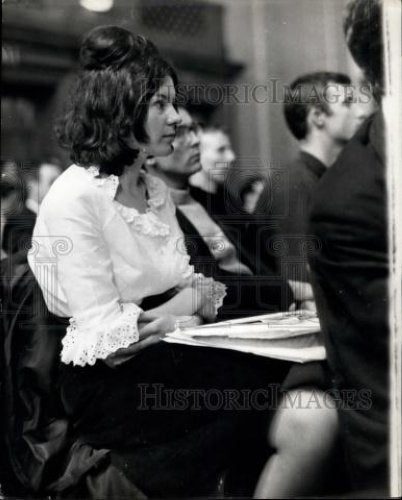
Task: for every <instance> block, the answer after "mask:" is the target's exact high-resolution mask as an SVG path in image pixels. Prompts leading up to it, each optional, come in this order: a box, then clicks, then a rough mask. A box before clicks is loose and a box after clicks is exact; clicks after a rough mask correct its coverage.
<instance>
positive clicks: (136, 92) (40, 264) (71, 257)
mask: <svg viewBox="0 0 402 500" xmlns="http://www.w3.org/2000/svg"><path fill="white" fill-rule="evenodd" d="M80 60H81V65H82V71H81V72H80V74H79V76H78V79H77V86H76V88H75V89H74V92H73V93H72V95H71V101H70V110H69V111H68V113H67V114H66V116H65V118H64V120H63V122H62V123H61V125H60V127H59V137H60V140H61V142H62V144H63V145H64V146H66V147H67V148H69V149H70V152H71V157H72V160H73V161H74V163H75V164H74V165H72V166H71V167H69V168H68V169H67V170H66V171H65V172H64V173H63V174H62V175H61V176H60V177H59V178H58V179H57V180H56V181H55V183H54V184H53V186H52V187H51V189H50V191H49V193H48V195H47V196H46V198H45V199H44V201H43V203H42V206H41V210H40V213H39V216H38V219H37V224H36V226H35V231H34V238H33V247H32V249H31V252H30V255H29V263H30V266H31V268H32V270H33V272H34V274H35V276H36V278H37V280H38V282H39V284H40V286H41V289H42V291H43V294H44V298H45V301H46V303H47V306H48V308H49V310H50V311H51V312H52V313H53V314H55V315H56V316H58V317H60V318H71V319H70V320H69V324H68V327H67V332H66V335H65V337H64V338H63V340H62V350H61V377H60V384H61V397H62V400H63V404H64V407H65V409H66V412H67V414H68V416H69V418H70V421H71V422H72V424H73V428H74V432H75V434H76V436H77V437H79V439H80V440H81V442H84V443H87V444H89V445H91V446H93V447H94V448H106V449H110V450H112V453H111V455H112V461H113V464H114V465H115V466H116V467H118V468H119V469H120V470H121V471H123V472H124V473H125V474H126V476H127V477H128V478H129V479H130V480H131V481H132V482H133V483H134V484H135V485H136V486H137V487H138V488H140V490H142V491H143V492H144V493H145V494H146V495H147V496H164V497H166V496H171V495H175V496H177V495H186V496H189V495H203V494H208V493H211V491H212V490H213V488H214V486H215V484H216V478H217V476H218V474H219V473H221V472H222V471H223V470H225V469H227V468H228V467H229V466H230V464H231V463H232V461H233V459H234V458H236V457H238V456H239V455H241V454H242V453H244V450H245V449H246V445H247V444H249V445H250V444H252V443H253V442H254V441H253V439H254V438H255V437H257V438H258V440H259V442H263V437H262V434H259V431H260V430H261V431H262V430H263V429H264V428H266V422H265V419H266V418H267V412H266V411H264V412H256V411H253V412H251V411H249V412H244V411H238V410H236V405H235V404H232V405H229V407H228V406H225V405H224V404H219V402H220V401H219V400H220V396H221V395H222V394H224V391H225V390H227V389H230V390H231V391H233V390H235V391H238V393H240V391H241V390H243V389H247V390H254V389H257V388H266V387H267V385H268V384H270V383H272V382H277V381H280V380H281V379H282V378H283V376H284V375H285V373H286V367H284V365H283V364H282V363H280V362H275V361H271V360H269V361H268V360H267V359H264V358H257V357H252V356H248V355H246V354H241V353H234V352H229V351H227V352H226V351H221V350H211V349H207V348H205V349H200V348H196V347H190V346H179V345H173V344H168V343H165V342H161V339H162V337H163V336H164V335H165V333H166V332H169V331H172V330H173V329H174V328H175V325H176V324H177V322H178V321H183V317H185V318H189V317H192V318H196V319H197V320H201V321H210V320H214V319H215V316H216V311H217V308H218V307H219V305H220V303H221V301H222V298H223V295H224V287H223V285H221V284H220V283H217V282H215V281H214V280H213V279H212V278H205V277H204V276H203V275H200V274H194V272H193V268H192V266H190V265H189V257H188V255H187V254H186V253H185V252H184V251H183V250H182V248H183V245H182V244H181V241H180V240H181V239H182V233H181V231H180V229H179V227H178V224H177V222H176V218H175V213H174V206H173V203H172V201H171V200H170V197H169V194H168V192H167V188H166V186H165V185H164V183H163V182H162V181H160V180H158V179H156V178H154V177H152V176H151V175H149V174H146V173H144V172H143V170H142V168H141V167H142V165H143V164H144V162H145V160H146V158H147V156H149V155H154V156H163V155H168V154H169V153H171V151H172V142H173V140H174V138H175V131H176V127H177V125H178V124H179V122H180V118H179V115H178V114H177V112H176V109H175V88H176V85H177V77H176V74H175V72H174V70H173V69H172V68H171V67H170V66H169V65H168V64H167V63H166V62H165V61H164V60H163V59H162V58H161V56H160V55H159V53H158V52H157V50H156V48H155V47H154V46H153V44H152V43H150V42H149V41H147V40H146V39H145V38H143V37H140V36H135V35H133V34H132V33H130V32H129V31H127V30H125V29H123V28H119V27H114V26H106V27H99V28H96V29H94V30H92V31H91V32H90V33H89V34H88V36H87V37H86V38H85V40H84V41H83V44H82V47H81V51H80ZM158 294H168V295H169V297H170V298H169V299H168V300H167V301H165V302H164V303H163V304H162V305H158V306H156V307H153V308H152V309H150V310H147V311H146V312H145V311H144V310H143V308H142V307H141V305H142V304H143V301H144V299H146V298H148V297H151V296H155V295H158ZM67 323H68V322H67ZM211 391H214V392H213V394H212V393H211ZM238 393H237V394H238ZM214 394H215V396H216V398H218V404H217V400H216V399H214V398H213V397H212V398H211V396H213V395H214ZM232 394H233V393H232ZM169 398H170V399H169ZM260 424H261V425H260Z"/></svg>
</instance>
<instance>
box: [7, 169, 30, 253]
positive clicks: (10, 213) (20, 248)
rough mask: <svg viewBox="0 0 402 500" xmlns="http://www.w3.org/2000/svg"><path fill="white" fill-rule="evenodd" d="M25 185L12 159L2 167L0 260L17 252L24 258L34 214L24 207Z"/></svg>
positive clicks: (28, 245) (28, 244)
mask: <svg viewBox="0 0 402 500" xmlns="http://www.w3.org/2000/svg"><path fill="white" fill-rule="evenodd" d="M25 199H26V186H25V183H24V179H23V176H22V175H21V169H20V167H19V166H18V165H17V163H15V162H14V161H12V160H5V161H2V164H1V258H2V259H3V258H6V257H9V256H12V255H14V254H16V253H20V254H21V256H23V257H24V258H25V259H26V254H27V252H28V249H29V247H30V245H31V237H32V231H33V228H34V225H35V219H36V215H35V213H34V212H32V211H31V210H30V209H29V208H27V207H26V206H25Z"/></svg>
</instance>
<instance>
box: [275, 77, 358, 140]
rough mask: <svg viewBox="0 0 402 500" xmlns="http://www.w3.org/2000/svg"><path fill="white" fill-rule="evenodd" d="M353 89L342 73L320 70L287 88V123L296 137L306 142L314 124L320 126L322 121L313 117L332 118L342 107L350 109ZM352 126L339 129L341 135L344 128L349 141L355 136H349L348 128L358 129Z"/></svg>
mask: <svg viewBox="0 0 402 500" xmlns="http://www.w3.org/2000/svg"><path fill="white" fill-rule="evenodd" d="M351 90H352V89H351V80H350V78H349V77H348V76H347V75H345V74H343V73H334V72H329V71H319V72H315V73H308V74H306V75H303V76H301V77H299V78H297V79H296V80H295V81H294V82H293V83H292V84H291V85H290V87H289V88H288V89H286V92H285V104H284V113H285V119H286V123H287V125H288V127H289V129H290V131H291V132H292V134H293V135H294V136H295V138H296V139H297V140H302V139H306V138H307V137H308V135H309V133H310V132H311V130H312V127H313V126H314V124H315V125H317V126H320V124H321V122H322V120H321V121H320V120H314V119H313V118H314V116H316V117H318V116H321V117H324V118H325V117H326V116H331V115H333V114H334V113H336V112H337V111H338V108H337V106H338V107H339V105H342V107H346V108H350V106H351V105H352V102H351V101H352V97H353V96H352V94H351ZM352 119H353V118H352V115H351V116H350V120H352ZM346 120H347V117H345V121H346ZM349 125H350V126H348V124H346V129H345V128H344V127H341V130H340V132H342V128H343V132H342V134H343V135H346V136H347V139H350V137H351V136H352V135H353V134H349V129H353V132H354V130H355V127H353V126H352V124H351V123H349ZM349 135H350V137H348V136H349Z"/></svg>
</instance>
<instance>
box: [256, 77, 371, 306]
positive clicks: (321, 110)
mask: <svg viewBox="0 0 402 500" xmlns="http://www.w3.org/2000/svg"><path fill="white" fill-rule="evenodd" d="M352 101H353V94H352V88H351V80H350V78H349V77H348V76H347V75H344V74H342V73H332V72H327V71H323V72H315V73H309V74H306V75H304V76H301V77H299V78H297V79H296V80H295V81H294V82H293V83H292V84H291V85H290V87H289V89H287V91H286V93H285V104H284V114H285V119H286V123H287V125H288V127H289V130H290V132H291V133H292V135H293V136H294V137H295V139H296V140H297V141H298V145H299V150H300V151H299V154H298V156H297V157H296V158H295V159H294V160H293V161H292V162H291V163H289V164H287V165H285V166H284V167H283V168H278V169H276V170H275V171H272V172H270V174H269V179H268V182H267V184H266V186H265V188H264V191H263V192H262V194H261V196H260V198H259V201H258V203H257V207H256V210H255V221H254V223H253V224H250V226H249V228H248V238H247V241H249V242H252V243H251V244H257V248H258V249H259V254H260V256H261V258H262V260H264V261H266V262H269V264H270V265H271V266H272V267H274V268H275V269H276V271H277V272H278V273H280V274H281V275H283V276H285V277H286V278H287V279H292V280H294V281H296V282H300V283H306V282H309V271H308V266H307V254H308V252H309V251H310V250H311V248H314V246H315V245H316V244H317V241H315V240H314V239H313V238H312V237H311V236H310V235H309V233H308V230H307V224H308V217H309V209H310V202H311V197H312V195H313V193H314V191H315V189H316V187H317V184H318V182H319V180H320V179H321V177H322V176H323V175H324V174H325V172H326V171H327V169H328V168H329V167H330V166H331V165H332V164H333V163H334V161H335V159H336V158H337V156H338V155H339V153H340V152H341V150H342V148H343V147H344V146H345V144H346V142H347V141H348V140H349V139H351V137H352V136H353V134H354V133H355V132H356V130H357V128H358V126H359V125H360V124H361V123H362V121H363V119H364V118H363V113H364V108H363V107H361V106H356V105H354V104H353V102H352ZM274 177H275V183H274V184H275V185H273V182H269V181H271V180H272V179H273V178H274ZM268 249H274V250H275V249H276V251H271V252H269V251H268ZM305 306H306V304H304V307H305ZM312 306H313V304H312Z"/></svg>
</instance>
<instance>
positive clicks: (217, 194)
mask: <svg viewBox="0 0 402 500" xmlns="http://www.w3.org/2000/svg"><path fill="white" fill-rule="evenodd" d="M199 140H200V146H199V148H200V155H201V158H200V161H201V168H200V169H199V170H198V172H196V173H195V174H193V175H192V176H191V177H190V179H189V184H190V185H191V186H192V187H193V188H194V189H193V190H192V193H193V197H194V198H195V199H196V200H197V201H199V202H200V203H201V204H202V205H203V206H204V208H205V209H206V210H207V212H208V213H209V215H210V216H211V217H212V218H213V219H214V220H215V222H216V223H217V224H218V225H219V226H220V227H221V228H222V229H223V231H224V233H225V234H226V236H228V238H229V239H230V240H231V241H232V242H233V244H234V245H235V246H236V248H237V249H238V252H239V253H240V256H241V258H242V260H246V261H247V264H248V265H249V266H251V268H252V269H253V271H255V268H254V263H253V261H252V259H249V256H248V254H247V253H246V252H245V247H244V244H243V239H244V229H245V227H246V223H247V220H248V219H249V216H247V217H245V216H246V215H248V214H247V212H245V211H244V210H243V207H242V204H241V200H240V198H239V197H238V196H236V193H234V192H232V191H231V189H229V186H228V175H229V172H230V170H231V168H232V166H233V164H234V161H235V160H236V155H235V153H234V151H233V148H232V144H231V141H230V138H229V136H228V134H227V132H226V131H225V129H224V128H223V127H221V126H217V125H207V126H204V127H202V128H201V129H200V133H199ZM239 180H240V179H239Z"/></svg>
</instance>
